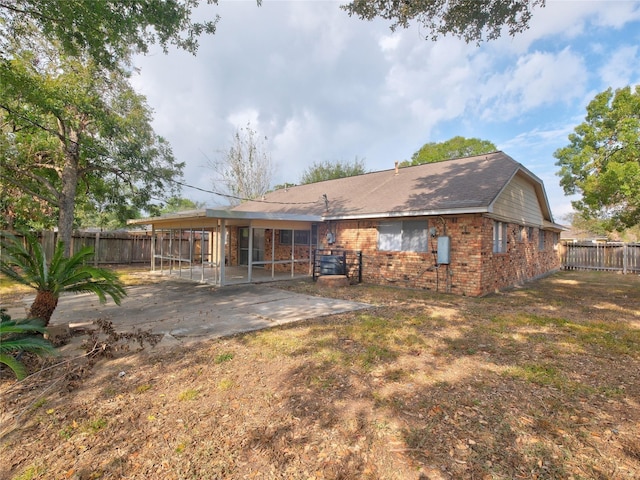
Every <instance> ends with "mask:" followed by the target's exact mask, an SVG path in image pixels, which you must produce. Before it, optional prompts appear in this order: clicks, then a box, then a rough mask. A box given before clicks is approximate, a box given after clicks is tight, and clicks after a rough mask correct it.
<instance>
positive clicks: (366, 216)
mask: <svg viewBox="0 0 640 480" xmlns="http://www.w3.org/2000/svg"><path fill="white" fill-rule="evenodd" d="M488 211H489V210H488V208H487V207H467V208H446V209H433V210H415V211H409V212H376V213H363V214H359V215H324V216H323V217H322V220H325V221H330V220H331V221H333V220H372V219H376V218H404V217H434V216H441V215H464V214H470V213H488Z"/></svg>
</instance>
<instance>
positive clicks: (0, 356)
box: [0, 353, 27, 380]
mask: <svg viewBox="0 0 640 480" xmlns="http://www.w3.org/2000/svg"><path fill="white" fill-rule="evenodd" d="M0 363H4V364H5V365H6V366H7V367H9V368H10V369H11V370H12V371H13V373H14V374H15V376H16V378H17V379H18V380H22V379H23V378H24V377H26V376H27V367H25V366H24V365H23V364H22V363H20V362H19V361H18V360H16V359H15V358H14V357H13V356H12V355H9V354H7V353H0Z"/></svg>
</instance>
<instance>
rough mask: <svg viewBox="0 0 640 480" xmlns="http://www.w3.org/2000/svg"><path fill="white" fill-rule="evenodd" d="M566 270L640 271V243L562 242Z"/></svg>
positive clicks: (561, 251) (562, 259) (562, 256)
mask: <svg viewBox="0 0 640 480" xmlns="http://www.w3.org/2000/svg"><path fill="white" fill-rule="evenodd" d="M560 259H561V261H562V268H563V269H565V270H606V271H618V272H622V273H624V274H627V273H640V243H619V242H606V243H594V242H561V243H560Z"/></svg>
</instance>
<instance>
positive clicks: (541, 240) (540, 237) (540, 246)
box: [538, 229, 544, 250]
mask: <svg viewBox="0 0 640 480" xmlns="http://www.w3.org/2000/svg"><path fill="white" fill-rule="evenodd" d="M538 250H544V230H542V229H540V230H538Z"/></svg>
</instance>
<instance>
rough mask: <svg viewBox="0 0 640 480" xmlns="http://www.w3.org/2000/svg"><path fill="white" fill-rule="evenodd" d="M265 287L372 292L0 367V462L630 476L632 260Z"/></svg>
mask: <svg viewBox="0 0 640 480" xmlns="http://www.w3.org/2000/svg"><path fill="white" fill-rule="evenodd" d="M280 286H281V287H282V288H287V289H292V290H295V291H299V292H303V293H307V294H317V295H328V296H336V297H338V298H346V299H350V300H357V301H361V302H367V303H374V304H375V305H377V307H376V308H375V309H373V310H369V311H363V312H355V313H349V314H341V315H335V316H331V317H323V318H321V319H317V320H312V321H306V322H304V323H302V324H292V325H287V326H283V327H278V328H275V329H270V330H264V331H259V332H253V333H249V334H244V335H238V336H235V337H232V338H225V339H220V340H209V341H202V342H200V343H197V344H193V345H189V347H188V348H184V347H180V348H151V347H150V346H148V344H145V348H144V349H143V350H141V351H139V345H138V344H131V346H130V348H129V350H128V351H124V350H122V349H116V350H114V351H111V352H110V353H112V354H113V356H112V358H107V357H106V356H101V355H94V356H93V358H87V357H83V358H79V359H73V360H69V361H68V362H62V360H64V359H62V358H56V359H54V360H50V361H48V365H52V364H53V363H55V362H57V363H58V365H57V366H54V367H51V368H49V369H46V370H40V371H38V372H37V373H34V375H32V376H31V377H29V378H28V379H26V380H25V381H23V382H21V383H17V382H15V381H14V380H12V379H11V378H10V377H9V376H8V375H6V372H3V379H2V381H1V382H0V395H1V398H2V405H1V410H0V415H1V416H0V419H1V422H2V423H1V425H0V435H1V439H0V462H1V463H0V478H2V479H28V478H47V479H50V478H56V479H58V478H71V479H97V478H105V479H106V478H145V479H148V478H162V479H170V478H175V479H182V478H233V479H244V478H260V479H279V478H296V479H298V478H300V479H310V478H316V479H323V478H324V479H351V478H353V479H355V478H370V479H411V478H414V479H419V478H422V479H459V478H464V479H515V478H540V479H541V478H573V479H587V478H588V479H635V478H638V477H640V440H638V439H640V277H638V276H632V275H628V276H621V275H614V274H591V273H576V272H562V273H559V274H557V275H554V276H552V277H549V278H547V279H544V280H541V281H539V282H535V283H533V284H531V285H528V286H527V287H525V288H519V289H515V290H512V291H510V292H506V293H502V294H497V295H493V296H490V297H486V298H482V299H474V298H465V297H456V296H448V295H437V294H433V293H428V292H416V291H405V290H398V289H392V288H380V287H372V286H365V285H358V286H352V287H347V288H340V289H333V290H322V289H318V287H317V286H316V285H315V284H313V283H310V282H292V283H286V284H281V285H280ZM152 314H153V313H152V312H150V315H152ZM32 367H33V368H34V371H35V370H36V369H38V368H41V367H42V365H39V364H37V363H36V362H34V364H33V365H32Z"/></svg>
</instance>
